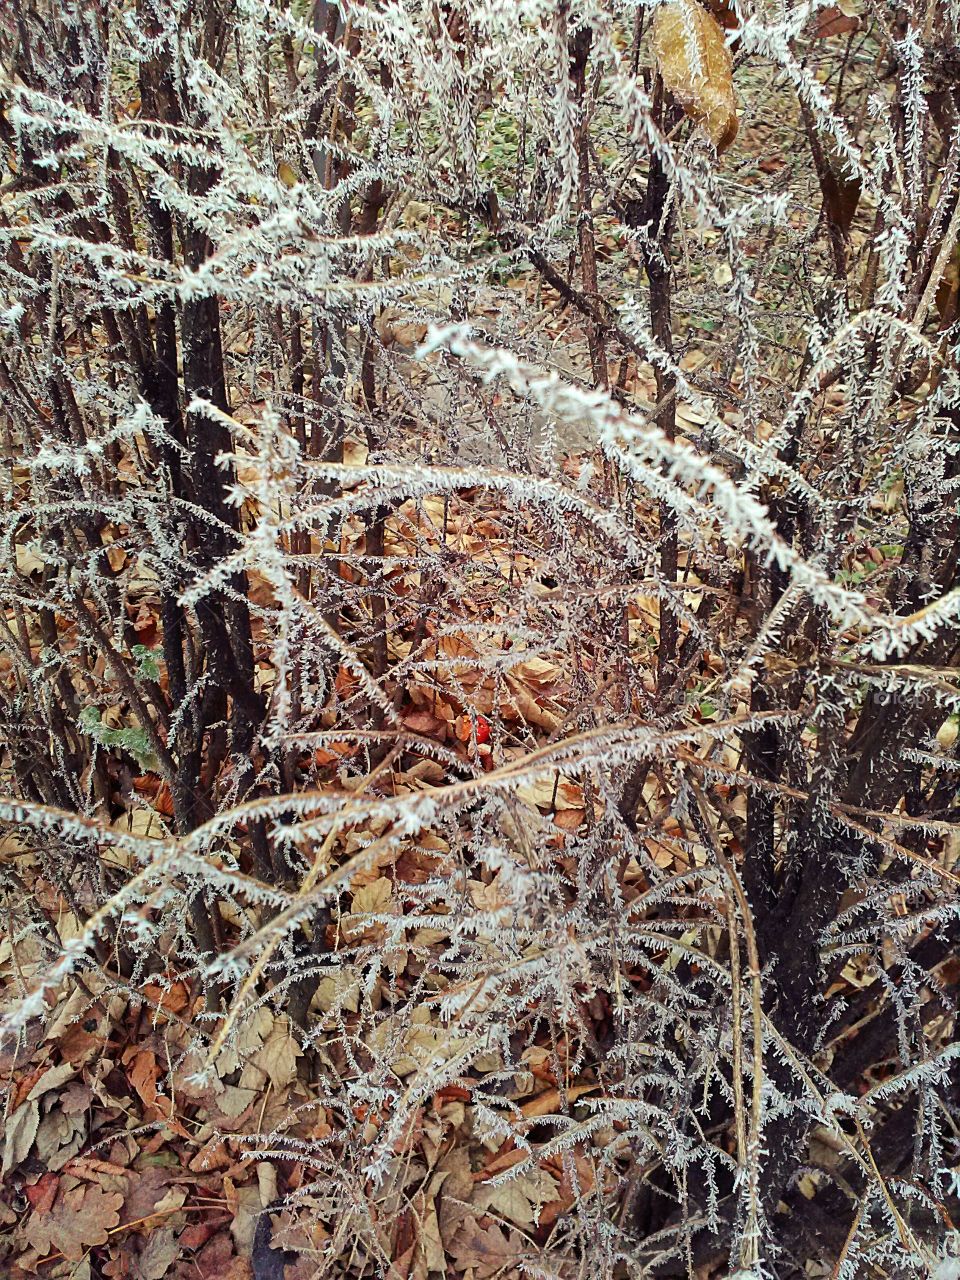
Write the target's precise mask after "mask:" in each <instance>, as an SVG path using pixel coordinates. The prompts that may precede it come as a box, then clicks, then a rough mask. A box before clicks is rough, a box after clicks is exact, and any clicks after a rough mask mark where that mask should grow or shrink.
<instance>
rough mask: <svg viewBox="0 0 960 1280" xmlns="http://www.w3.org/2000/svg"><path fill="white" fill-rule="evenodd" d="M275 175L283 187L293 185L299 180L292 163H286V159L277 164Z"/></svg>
mask: <svg viewBox="0 0 960 1280" xmlns="http://www.w3.org/2000/svg"><path fill="white" fill-rule="evenodd" d="M277 177H278V178H279V179H280V181H281V182H282V183H283V185H284V186H285V187H295V186H296V185H297V183H298V182H299V181H300V178H299V175H298V174H297V171H296V169H294V167H293V165H292V164H288V163H287V161H286V160H281V161H280V163H279V164H278V165H277Z"/></svg>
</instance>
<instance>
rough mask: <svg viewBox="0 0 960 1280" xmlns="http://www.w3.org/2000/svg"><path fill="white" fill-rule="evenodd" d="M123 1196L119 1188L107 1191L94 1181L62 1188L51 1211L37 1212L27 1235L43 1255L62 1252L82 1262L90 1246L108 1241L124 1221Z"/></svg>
mask: <svg viewBox="0 0 960 1280" xmlns="http://www.w3.org/2000/svg"><path fill="white" fill-rule="evenodd" d="M122 1204H123V1196H122V1195H121V1193H120V1192H119V1191H114V1192H110V1193H109V1194H105V1193H104V1192H103V1191H101V1190H100V1188H99V1187H96V1186H93V1185H92V1184H91V1183H83V1184H81V1185H80V1186H78V1187H73V1188H71V1190H69V1191H64V1192H61V1194H60V1196H59V1197H58V1198H57V1201H56V1204H55V1205H54V1206H53V1208H52V1209H51V1210H50V1212H49V1213H43V1214H40V1213H36V1212H35V1213H33V1214H31V1216H30V1218H29V1219H28V1221H27V1225H26V1228H25V1230H24V1236H25V1237H26V1240H27V1242H28V1243H29V1244H30V1245H31V1246H32V1247H33V1248H34V1249H36V1250H37V1252H38V1253H39V1254H41V1255H43V1256H45V1255H46V1254H49V1253H62V1254H63V1256H64V1257H65V1258H66V1259H67V1260H68V1261H69V1262H79V1261H80V1260H81V1259H82V1258H83V1255H84V1253H85V1252H86V1250H87V1249H89V1248H91V1247H92V1246H94V1245H98V1244H104V1243H105V1242H106V1240H107V1237H108V1235H109V1233H110V1231H111V1230H112V1228H113V1227H115V1226H117V1224H118V1223H119V1222H120V1212H119V1211H120V1206H121V1205H122Z"/></svg>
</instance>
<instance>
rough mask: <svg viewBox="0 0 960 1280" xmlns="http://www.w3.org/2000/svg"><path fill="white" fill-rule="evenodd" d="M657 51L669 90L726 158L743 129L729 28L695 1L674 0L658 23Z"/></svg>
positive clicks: (655, 28) (661, 12) (655, 24)
mask: <svg viewBox="0 0 960 1280" xmlns="http://www.w3.org/2000/svg"><path fill="white" fill-rule="evenodd" d="M653 52H654V55H655V57H656V59H657V69H658V70H659V72H660V75H661V77H662V79H663V83H664V84H665V85H666V87H667V89H669V91H670V92H671V93H672V94H673V96H674V97H675V98H676V99H677V101H678V102H679V103H680V105H681V106H682V107H683V109H684V111H685V112H686V113H687V115H688V116H689V117H690V118H691V120H695V121H696V122H697V124H700V125H702V126H703V127H704V129H705V130H706V131H707V133H708V134H709V136H710V140H711V142H712V143H713V145H714V146H715V147H716V149H717V152H718V153H719V154H721V155H722V154H723V152H724V151H726V149H727V147H729V146H730V144H731V142H733V140H734V138H735V137H736V136H737V129H738V128H739V120H738V119H737V100H736V97H735V95H734V92H733V59H732V58H731V56H730V50H729V49H728V48H727V43H726V40H725V38H724V34H723V28H722V27H721V26H720V24H719V23H718V22H717V20H716V18H714V17H713V16H712V15H711V14H709V13H707V11H706V9H703V8H701V7H700V5H699V4H696V3H695V0H670V2H669V3H668V4H664V5H661V6H660V8H659V9H658V10H657V12H656V17H655V18H654V21H653Z"/></svg>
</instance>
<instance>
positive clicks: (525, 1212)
mask: <svg viewBox="0 0 960 1280" xmlns="http://www.w3.org/2000/svg"><path fill="white" fill-rule="evenodd" d="M556 1198H557V1184H556V1183H555V1182H554V1180H553V1178H551V1177H550V1175H549V1173H547V1172H546V1170H545V1169H539V1168H536V1169H528V1170H527V1172H526V1173H519V1174H517V1176H516V1177H515V1178H509V1179H508V1180H507V1181H506V1182H501V1183H498V1184H497V1185H495V1186H490V1185H488V1184H484V1183H480V1185H479V1186H478V1187H477V1189H476V1191H475V1192H474V1196H473V1204H474V1207H475V1208H477V1209H483V1210H487V1209H493V1210H494V1211H495V1212H496V1213H498V1214H499V1215H500V1216H501V1217H504V1218H509V1220H510V1221H511V1222H515V1223H516V1224H517V1226H518V1227H526V1226H532V1225H533V1224H534V1223H535V1222H536V1220H537V1216H538V1212H539V1209H540V1206H541V1205H544V1204H546V1203H547V1202H548V1201H550V1200H556Z"/></svg>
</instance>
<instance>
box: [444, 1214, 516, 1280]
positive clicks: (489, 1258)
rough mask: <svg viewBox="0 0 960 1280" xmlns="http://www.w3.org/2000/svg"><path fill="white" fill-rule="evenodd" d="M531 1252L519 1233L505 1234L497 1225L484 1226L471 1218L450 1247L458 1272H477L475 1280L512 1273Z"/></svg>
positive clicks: (509, 1232)
mask: <svg viewBox="0 0 960 1280" xmlns="http://www.w3.org/2000/svg"><path fill="white" fill-rule="evenodd" d="M528 1252H529V1246H528V1245H527V1242H526V1240H524V1238H523V1236H521V1235H520V1234H519V1233H518V1232H516V1231H508V1232H504V1231H503V1230H502V1228H500V1227H498V1226H496V1225H494V1226H489V1227H481V1226H480V1224H479V1223H478V1222H477V1220H476V1218H468V1219H467V1220H466V1222H465V1223H464V1224H463V1226H462V1227H461V1228H460V1230H459V1231H458V1232H457V1234H456V1235H455V1236H454V1238H453V1240H452V1241H451V1244H450V1253H451V1255H452V1257H453V1262H454V1266H455V1267H456V1269H457V1271H459V1272H463V1271H466V1270H468V1269H469V1270H471V1271H473V1274H474V1276H475V1280H488V1277H490V1276H493V1275H496V1274H498V1273H499V1274H501V1275H503V1276H506V1275H508V1274H509V1270H510V1268H511V1267H515V1266H516V1265H517V1264H518V1263H519V1262H520V1261H521V1260H522V1259H523V1258H524V1257H526V1256H527V1254H528Z"/></svg>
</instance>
